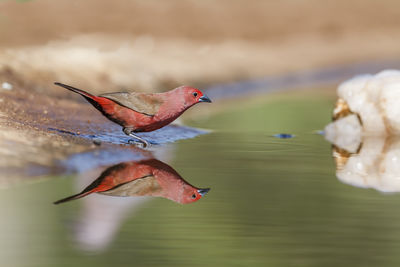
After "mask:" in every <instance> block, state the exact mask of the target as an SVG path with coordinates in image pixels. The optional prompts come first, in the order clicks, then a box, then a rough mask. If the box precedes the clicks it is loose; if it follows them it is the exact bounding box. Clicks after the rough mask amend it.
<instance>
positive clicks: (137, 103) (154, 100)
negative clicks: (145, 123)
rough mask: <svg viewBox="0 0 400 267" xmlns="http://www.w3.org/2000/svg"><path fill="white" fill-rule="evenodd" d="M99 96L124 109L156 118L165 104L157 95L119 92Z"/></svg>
mask: <svg viewBox="0 0 400 267" xmlns="http://www.w3.org/2000/svg"><path fill="white" fill-rule="evenodd" d="M99 96H101V97H105V98H108V99H110V100H112V101H114V102H116V103H118V104H120V105H122V106H124V107H127V108H129V109H132V110H134V111H136V112H139V113H142V114H145V115H148V116H154V115H155V114H156V113H157V112H158V110H159V109H160V106H161V105H162V103H163V101H162V99H161V98H160V97H159V96H157V95H156V94H143V93H136V92H131V93H123V92H117V93H106V94H102V95H99Z"/></svg>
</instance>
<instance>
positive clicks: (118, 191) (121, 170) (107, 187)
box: [54, 159, 210, 204]
mask: <svg viewBox="0 0 400 267" xmlns="http://www.w3.org/2000/svg"><path fill="white" fill-rule="evenodd" d="M209 190H210V189H209V188H197V187H194V186H192V185H190V184H189V183H188V182H186V181H185V180H184V179H183V178H182V177H181V176H180V175H179V174H178V173H177V172H176V171H175V170H174V169H173V168H172V167H171V166H169V165H167V164H165V163H163V162H161V161H159V160H157V159H146V160H141V161H131V162H123V163H120V164H117V165H114V166H112V167H109V168H108V169H106V170H105V171H104V172H103V173H102V174H101V175H100V177H99V178H97V179H96V180H95V181H94V182H92V183H91V184H90V185H89V186H87V187H86V188H85V189H84V190H83V191H82V192H81V193H79V194H76V195H73V196H70V197H67V198H64V199H61V200H58V201H56V202H54V204H60V203H64V202H67V201H71V200H75V199H79V198H82V197H85V196H87V195H90V194H92V193H101V194H104V195H108V196H121V197H127V196H152V197H162V198H167V199H170V200H172V201H174V202H177V203H181V204H188V203H192V202H195V201H198V200H199V199H201V198H202V197H203V196H204V195H205V194H206V193H207V192H208V191H209Z"/></svg>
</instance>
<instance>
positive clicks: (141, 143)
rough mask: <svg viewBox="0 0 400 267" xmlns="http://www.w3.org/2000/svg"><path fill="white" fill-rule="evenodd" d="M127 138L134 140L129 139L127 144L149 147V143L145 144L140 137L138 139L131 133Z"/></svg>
mask: <svg viewBox="0 0 400 267" xmlns="http://www.w3.org/2000/svg"><path fill="white" fill-rule="evenodd" d="M129 136H130V137H132V138H135V139H134V140H133V139H130V140H129V141H128V143H129V144H134V145H140V146H141V147H142V148H146V147H149V146H150V143H149V142H147V141H146V140H145V139H143V138H141V137H139V136H137V135H135V134H133V133H130V134H129Z"/></svg>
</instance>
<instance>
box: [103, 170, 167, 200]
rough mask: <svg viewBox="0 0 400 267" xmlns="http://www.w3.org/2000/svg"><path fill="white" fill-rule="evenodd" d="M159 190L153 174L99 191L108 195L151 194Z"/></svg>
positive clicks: (159, 187)
mask: <svg viewBox="0 0 400 267" xmlns="http://www.w3.org/2000/svg"><path fill="white" fill-rule="evenodd" d="M160 190H161V186H160V184H159V183H158V181H157V179H156V178H155V177H154V176H153V175H149V176H145V177H142V178H139V179H135V180H133V181H130V182H127V183H123V184H120V185H117V186H116V187H114V188H112V189H110V190H108V191H104V192H101V194H104V195H109V196H121V197H127V196H151V195H153V194H154V193H157V192H159V191H160Z"/></svg>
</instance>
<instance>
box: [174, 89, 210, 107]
mask: <svg viewBox="0 0 400 267" xmlns="http://www.w3.org/2000/svg"><path fill="white" fill-rule="evenodd" d="M176 90H178V91H179V94H180V95H181V97H182V99H183V101H184V106H185V107H186V108H189V107H191V106H193V105H194V104H197V103H201V102H206V103H211V99H210V98H209V97H208V96H206V95H205V94H204V93H203V92H202V91H200V90H199V89H196V88H193V87H190V86H181V87H178V88H176Z"/></svg>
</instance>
